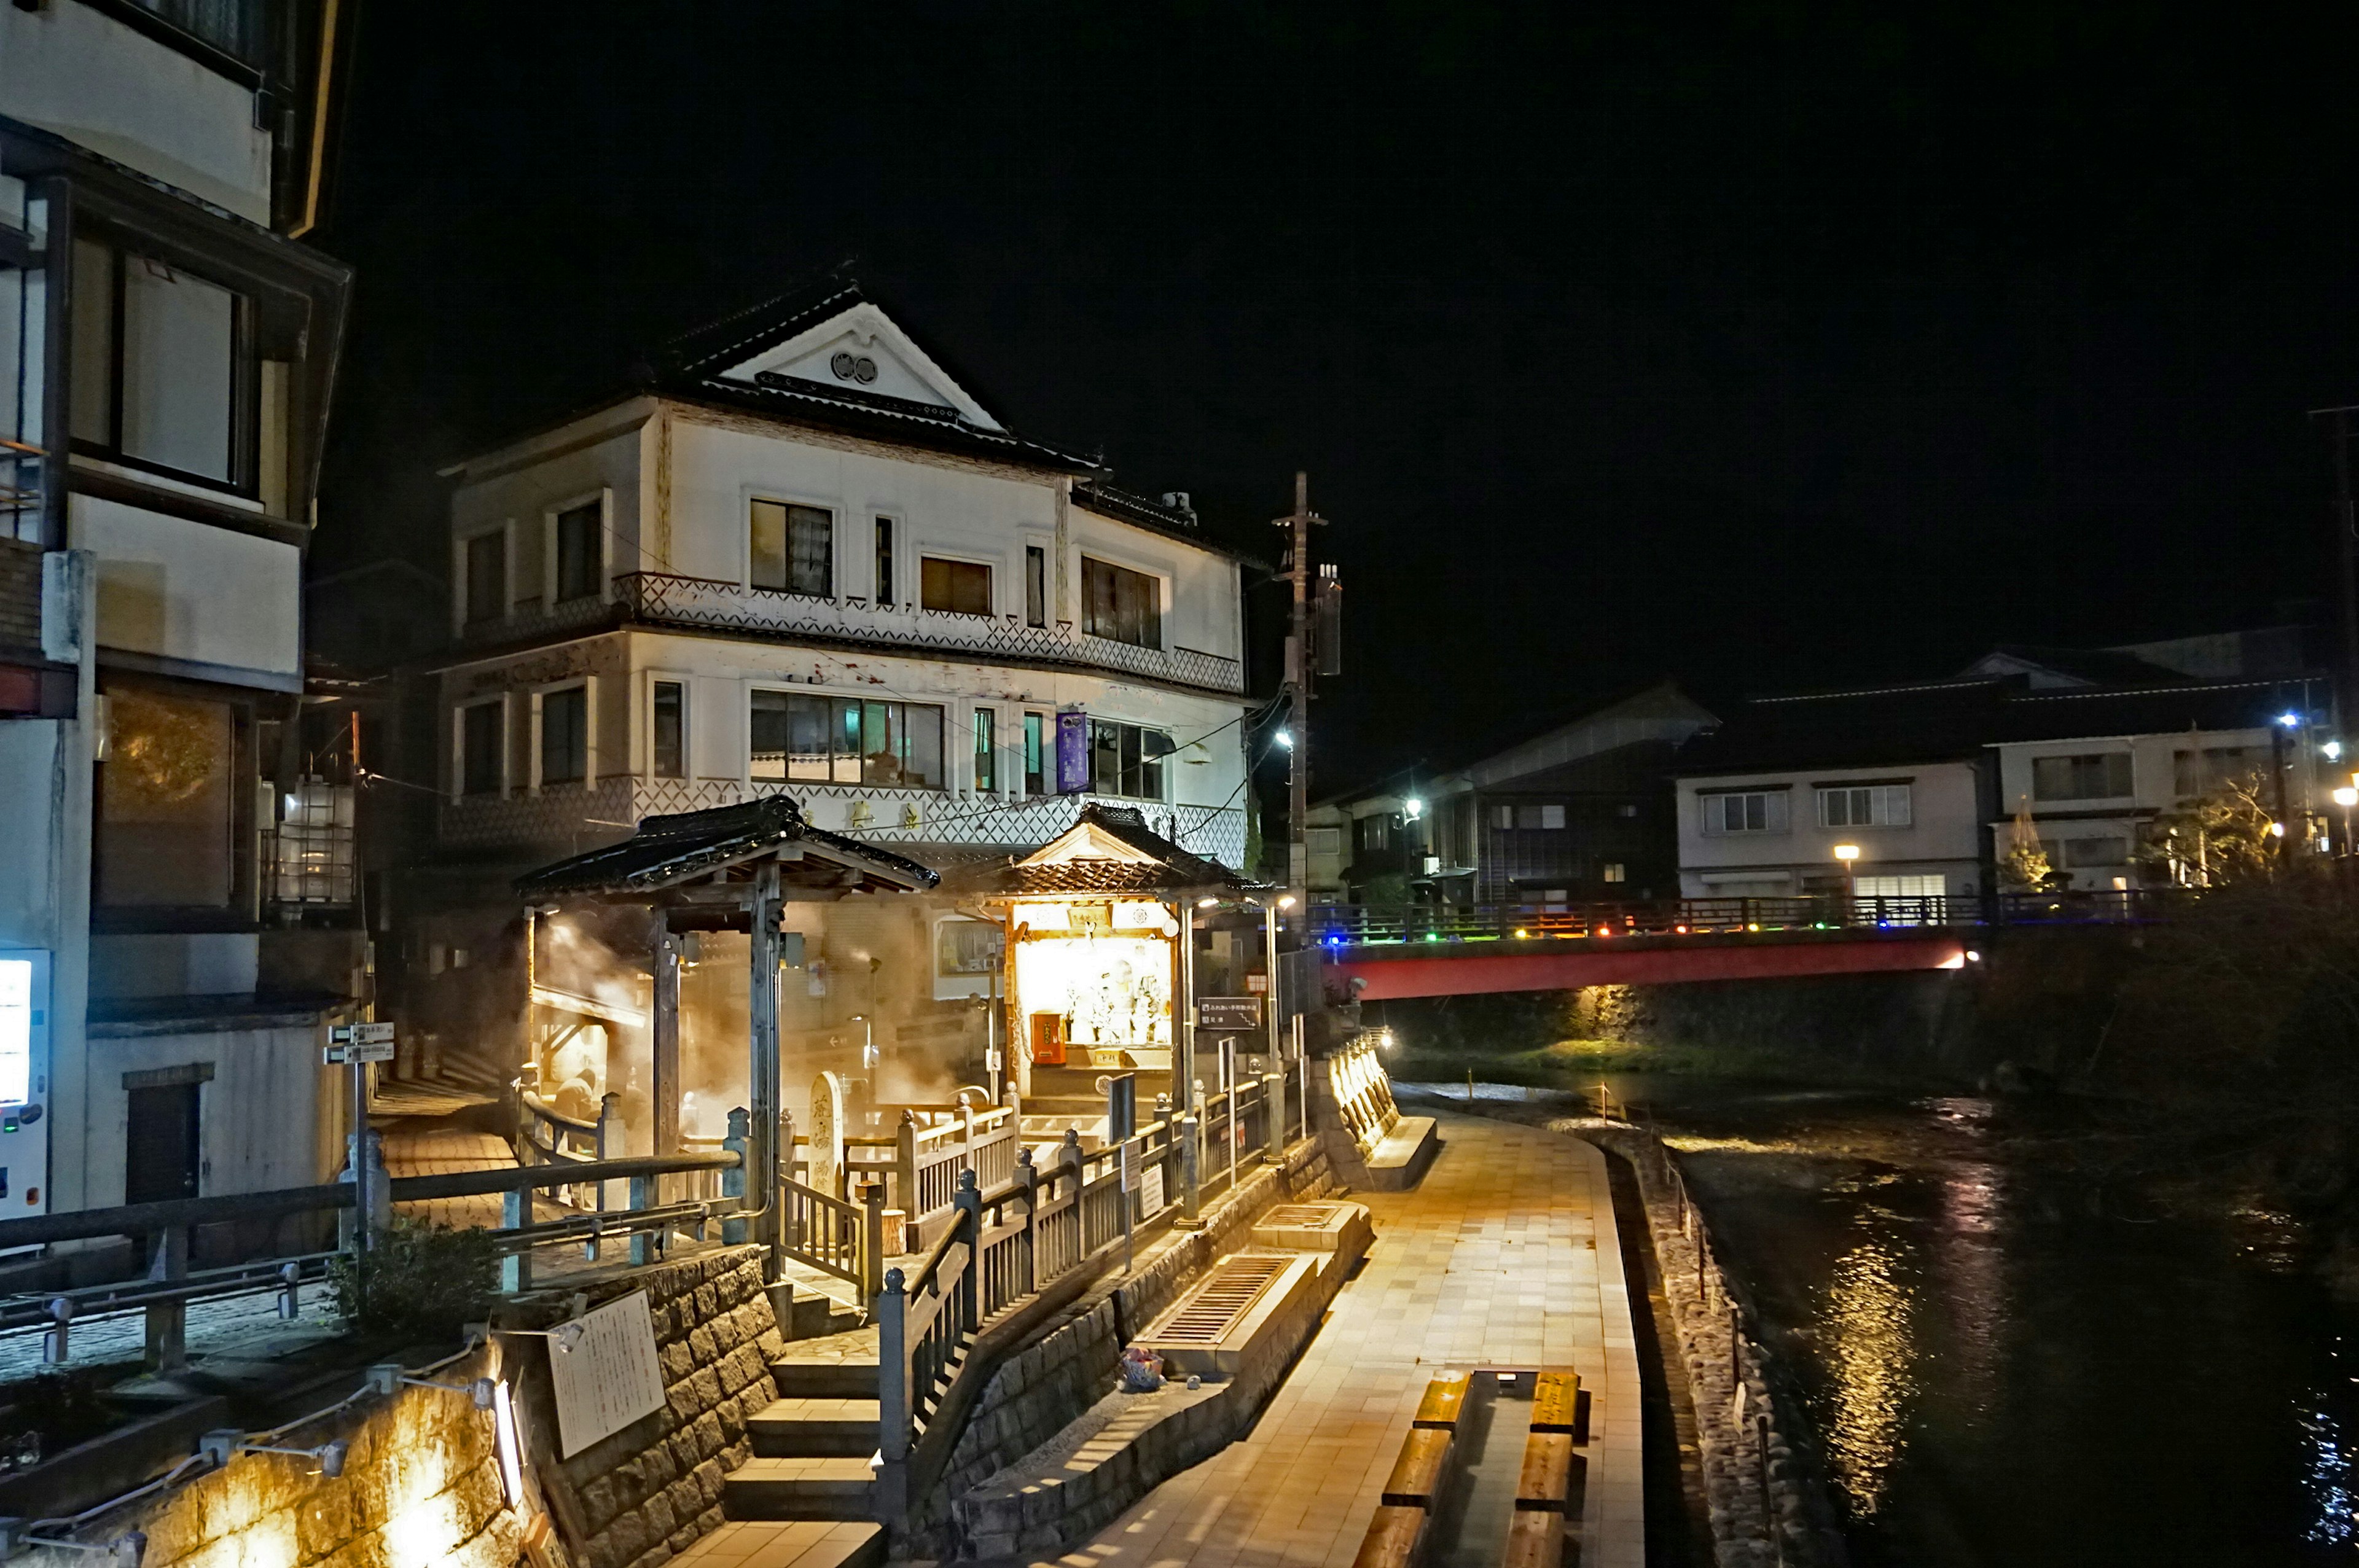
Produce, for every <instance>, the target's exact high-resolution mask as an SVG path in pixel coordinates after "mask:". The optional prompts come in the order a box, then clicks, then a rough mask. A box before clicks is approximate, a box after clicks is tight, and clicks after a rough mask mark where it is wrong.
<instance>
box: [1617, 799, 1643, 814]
mask: <svg viewBox="0 0 2359 1568" xmlns="http://www.w3.org/2000/svg"><path fill="white" fill-rule="evenodd" d="M1615 815H1617V816H1637V815H1638V803H1637V802H1636V801H1635V800H1625V801H1624V802H1623V803H1622V804H1621V805H1620V806H1617V807H1615Z"/></svg>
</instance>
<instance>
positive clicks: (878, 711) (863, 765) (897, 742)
mask: <svg viewBox="0 0 2359 1568" xmlns="http://www.w3.org/2000/svg"><path fill="white" fill-rule="evenodd" d="M753 731H754V733H753V741H754V744H753V774H754V777H756V779H810V780H815V781H826V782H831V783H835V784H875V785H880V786H885V787H899V788H904V789H941V788H943V787H945V786H944V781H943V778H942V710H941V709H940V708H937V707H934V706H932V705H931V704H928V703H919V702H864V701H863V700H861V699H860V698H858V697H807V696H805V695H803V694H802V693H800V692H789V691H757V692H756V693H755V694H754V707H753Z"/></svg>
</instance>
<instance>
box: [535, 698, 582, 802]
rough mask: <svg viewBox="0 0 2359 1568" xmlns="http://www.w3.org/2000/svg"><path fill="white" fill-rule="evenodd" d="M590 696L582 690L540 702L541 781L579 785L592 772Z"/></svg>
mask: <svg viewBox="0 0 2359 1568" xmlns="http://www.w3.org/2000/svg"><path fill="white" fill-rule="evenodd" d="M589 719H590V701H589V693H588V692H587V691H586V690H585V689H584V688H582V687H578V686H577V687H568V688H567V689H565V690H563V691H552V692H550V693H549V694H548V695H547V696H545V697H542V698H541V699H540V782H541V783H542V784H579V783H581V782H582V779H583V778H584V776H585V775H586V774H587V773H588V772H589V761H590V728H589Z"/></svg>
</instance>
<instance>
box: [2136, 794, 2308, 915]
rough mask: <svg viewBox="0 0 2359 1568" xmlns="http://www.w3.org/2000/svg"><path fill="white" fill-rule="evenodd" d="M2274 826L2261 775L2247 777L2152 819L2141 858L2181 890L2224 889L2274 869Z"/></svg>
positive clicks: (2276, 839) (2278, 843) (2276, 859)
mask: <svg viewBox="0 0 2359 1568" xmlns="http://www.w3.org/2000/svg"><path fill="white" fill-rule="evenodd" d="M2283 842H2284V840H2283V839H2282V838H2279V836H2278V834H2277V818H2276V816H2275V815H2274V814H2273V813H2271V811H2270V810H2269V808H2268V806H2267V805H2265V804H2264V803H2263V802H2262V800H2261V779H2260V775H2259V774H2258V773H2248V774H2246V775H2245V777H2243V778H2241V779H2230V780H2229V781H2227V782H2226V783H2225V784H2222V785H2221V786H2220V787H2219V788H2218V789H2216V790H2214V791H2212V793H2211V794H2209V795H2200V796H2198V797H2197V798H2196V799H2194V800H2192V801H2190V802H2189V803H2188V804H2187V805H2185V806H2181V807H2180V808H2179V809H2178V810H2177V811H2170V812H2165V813H2164V814H2163V815H2162V816H2158V817H2156V818H2155V820H2154V826H2153V827H2152V828H2151V829H2150V830H2149V832H2148V837H2147V842H2146V844H2145V846H2144V847H2143V848H2142V849H2140V851H2139V853H2140V856H2141V858H2143V859H2144V860H2146V861H2147V863H2149V864H2151V865H2154V866H2157V867H2158V868H2160V869H2161V870H2162V871H2164V872H2165V873H2166V874H2168V875H2169V878H2170V880H2171V881H2174V882H2177V883H2178V884H2180V886H2182V887H2196V888H2211V887H2223V886H2225V885H2227V884H2229V883H2231V882H2234V881H2245V880H2249V879H2251V878H2254V877H2266V876H2267V875H2269V874H2270V873H2271V872H2273V871H2277V869H2278V867H2279V866H2280V865H2281V864H2282V863H2283V861H2282V857H2281V855H2280V853H2279V849H2280V846H2281V845H2282V843H2283Z"/></svg>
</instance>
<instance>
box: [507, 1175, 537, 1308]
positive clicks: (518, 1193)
mask: <svg viewBox="0 0 2359 1568" xmlns="http://www.w3.org/2000/svg"><path fill="white" fill-rule="evenodd" d="M531 1223H532V1190H531V1189H530V1188H529V1187H510V1188H509V1189H508V1190H507V1191H506V1192H504V1193H502V1194H501V1195H500V1228H501V1229H502V1230H508V1231H520V1230H523V1229H524V1228H525V1227H527V1226H529V1225H530V1224H531ZM530 1289H532V1249H531V1248H530V1247H529V1246H520V1247H518V1248H517V1249H516V1250H515V1251H513V1252H506V1253H503V1254H501V1256H500V1290H501V1292H503V1293H505V1294H507V1295H511V1296H515V1295H522V1294H523V1293H524V1292H527V1291H528V1290H530Z"/></svg>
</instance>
